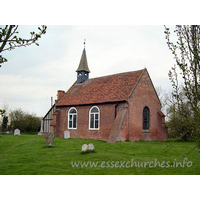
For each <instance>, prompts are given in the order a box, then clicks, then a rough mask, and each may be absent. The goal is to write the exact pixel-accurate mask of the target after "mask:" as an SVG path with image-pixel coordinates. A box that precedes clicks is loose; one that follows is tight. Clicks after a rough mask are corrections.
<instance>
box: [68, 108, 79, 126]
mask: <svg viewBox="0 0 200 200" xmlns="http://www.w3.org/2000/svg"><path fill="white" fill-rule="evenodd" d="M76 127H77V110H76V108H70V109H69V112H68V129H76Z"/></svg>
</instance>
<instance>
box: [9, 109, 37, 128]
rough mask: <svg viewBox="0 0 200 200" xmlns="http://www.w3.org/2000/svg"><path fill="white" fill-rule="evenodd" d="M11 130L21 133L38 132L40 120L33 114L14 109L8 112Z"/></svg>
mask: <svg viewBox="0 0 200 200" xmlns="http://www.w3.org/2000/svg"><path fill="white" fill-rule="evenodd" d="M10 119H11V128H12V129H13V130H14V129H16V128H18V129H20V131H21V132H38V131H39V130H40V125H41V119H40V118H39V117H37V116H36V115H35V114H30V113H28V112H24V111H23V110H22V109H20V108H19V109H15V110H13V111H11V112H10Z"/></svg>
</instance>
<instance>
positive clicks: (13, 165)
mask: <svg viewBox="0 0 200 200" xmlns="http://www.w3.org/2000/svg"><path fill="white" fill-rule="evenodd" d="M45 142H46V138H45V137H43V136H38V135H28V134H21V135H20V136H14V135H13V134H10V135H6V134H2V135H0V174H1V175H4V174H7V175H15V174H16V175H25V174H29V175H34V174H36V175H42V174H45V175H53V174H54V175H68V174H71V175H75V174H82V175H83V174H87V175H89V174H110V175H111V174H113V175H117V174H127V175H128V174H130V175H131V174H143V175H148V174H155V175H156V174H162V175H164V174H177V175H178V174H189V175H193V174H194V175H197V174H200V153H199V149H195V150H194V151H193V152H192V153H190V154H189V155H188V156H187V157H186V158H185V157H183V156H184V155H185V154H186V153H187V152H188V151H189V150H190V149H192V148H193V147H194V145H195V143H194V142H183V141H181V142H177V143H176V145H175V146H174V147H173V148H172V149H171V150H169V151H168V152H167V153H164V152H163V149H164V148H165V147H166V146H167V145H168V144H169V142H170V141H167V142H158V141H138V142H117V143H115V144H109V143H106V142H105V141H99V140H92V139H78V138H70V139H63V138H55V139H54V145H55V147H54V148H43V147H44V146H45ZM89 143H93V144H94V147H95V150H96V152H95V153H86V154H81V146H82V145H83V144H89ZM184 159H185V164H184V167H183V161H184ZM75 162H76V164H75ZM84 162H85V165H84V166H81V165H83V163H84ZM178 162H180V163H181V165H182V167H181V166H180V163H179V165H178V166H176V165H177V163H178ZM87 164H88V166H87V167H86V165H87ZM90 164H93V166H91V165H90ZM138 164H139V166H138ZM72 165H74V166H72ZM94 165H96V167H95V166H94ZM136 165H137V166H136ZM159 165H160V166H159Z"/></svg>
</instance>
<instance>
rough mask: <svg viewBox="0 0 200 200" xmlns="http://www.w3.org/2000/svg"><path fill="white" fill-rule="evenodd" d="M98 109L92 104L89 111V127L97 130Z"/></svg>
mask: <svg viewBox="0 0 200 200" xmlns="http://www.w3.org/2000/svg"><path fill="white" fill-rule="evenodd" d="M99 122H100V111H99V108H98V107H97V106H93V107H92V108H91V109H90V112H89V129H90V130H99V124H100V123H99Z"/></svg>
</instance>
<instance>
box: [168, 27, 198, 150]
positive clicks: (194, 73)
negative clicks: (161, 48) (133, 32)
mask: <svg viewBox="0 0 200 200" xmlns="http://www.w3.org/2000/svg"><path fill="white" fill-rule="evenodd" d="M174 32H175V34H176V36H177V38H178V41H177V42H176V43H173V42H171V40H170V34H171V33H170V29H169V28H167V27H166V26H165V36H166V39H167V45H168V47H169V49H170V50H171V52H172V54H173V55H174V59H175V61H176V64H175V65H174V67H172V69H171V70H170V71H169V74H168V75H169V79H170V81H171V82H172V87H173V97H174V99H175V101H176V106H177V108H176V109H177V111H178V113H179V114H180V115H181V116H182V123H184V124H185V125H187V126H186V130H185V132H184V133H183V134H182V136H184V135H185V134H187V132H188V131H190V134H191V136H192V138H193V139H194V140H195V141H196V145H197V147H198V148H200V26H199V25H191V26H189V25H184V26H181V25H177V26H176V27H175V30H174ZM177 66H178V71H179V73H178V72H177ZM179 75H181V79H180V76H179ZM180 80H181V81H182V85H183V86H182V87H180V84H179V81H180ZM188 108H190V110H191V114H190V118H188V115H187V114H186V113H187V110H188ZM189 120H192V121H191V122H190V123H189Z"/></svg>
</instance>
